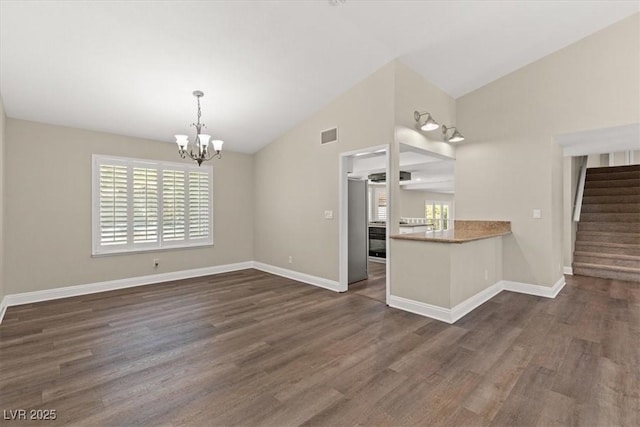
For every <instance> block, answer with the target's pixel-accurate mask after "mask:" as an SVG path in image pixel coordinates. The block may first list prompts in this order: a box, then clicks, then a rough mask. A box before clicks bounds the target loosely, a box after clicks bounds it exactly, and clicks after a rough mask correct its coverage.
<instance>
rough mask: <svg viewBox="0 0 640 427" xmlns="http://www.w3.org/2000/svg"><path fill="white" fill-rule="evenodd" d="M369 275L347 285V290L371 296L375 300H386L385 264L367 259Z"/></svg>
mask: <svg viewBox="0 0 640 427" xmlns="http://www.w3.org/2000/svg"><path fill="white" fill-rule="evenodd" d="M368 272H369V277H368V278H367V279H365V280H361V281H359V282H355V283H352V284H350V285H349V292H353V293H355V294H357V295H362V296H364V297H369V298H373V299H374V300H376V301H380V302H386V301H387V265H386V264H382V263H379V262H372V261H369V265H368Z"/></svg>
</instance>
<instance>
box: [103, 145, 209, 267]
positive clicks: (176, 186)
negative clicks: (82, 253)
mask: <svg viewBox="0 0 640 427" xmlns="http://www.w3.org/2000/svg"><path fill="white" fill-rule="evenodd" d="M92 171H93V199H92V200H93V210H92V216H93V218H92V225H93V232H92V250H91V253H92V255H102V254H113V253H123V252H138V251H147V250H157V249H164V248H181V247H190V246H205V245H212V244H213V201H212V189H213V181H212V180H213V177H212V173H213V168H212V167H211V166H197V165H186V164H181V163H172V162H158V161H151V160H138V159H127V158H122V157H109V156H100V155H94V156H93V168H92Z"/></svg>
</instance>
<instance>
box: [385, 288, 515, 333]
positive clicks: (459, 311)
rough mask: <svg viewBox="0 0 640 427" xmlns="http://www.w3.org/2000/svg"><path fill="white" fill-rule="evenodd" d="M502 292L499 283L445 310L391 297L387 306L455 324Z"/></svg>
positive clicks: (394, 296)
mask: <svg viewBox="0 0 640 427" xmlns="http://www.w3.org/2000/svg"><path fill="white" fill-rule="evenodd" d="M501 291H502V287H501V285H500V282H498V283H495V284H493V285H491V286H489V287H488V288H486V289H484V290H482V291H480V292H478V293H477V294H475V295H473V296H471V297H470V298H467V299H466V300H464V301H462V302H461V303H460V304H457V305H456V306H455V307H453V308H445V307H440V306H437V305H432V304H426V303H423V302H419V301H414V300H410V299H407V298H403V297H399V296H396V295H391V296H390V298H389V306H390V307H393V308H398V309H400V310H404V311H408V312H411V313H415V314H419V315H421V316H426V317H430V318H432V319H436V320H440V321H442V322H446V323H455V322H457V321H458V320H459V319H461V318H463V317H464V316H466V315H467V314H469V313H470V312H471V311H473V310H474V309H476V308H478V307H479V306H481V305H482V304H484V303H485V302H487V301H489V300H490V299H491V298H493V297H495V296H496V295H498V294H499V293H500V292H501Z"/></svg>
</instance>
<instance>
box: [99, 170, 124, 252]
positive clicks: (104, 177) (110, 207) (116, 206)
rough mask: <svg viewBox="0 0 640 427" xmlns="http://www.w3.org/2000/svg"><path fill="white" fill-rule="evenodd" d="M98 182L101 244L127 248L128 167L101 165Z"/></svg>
mask: <svg viewBox="0 0 640 427" xmlns="http://www.w3.org/2000/svg"><path fill="white" fill-rule="evenodd" d="M98 181H99V182H98V187H99V190H98V191H99V197H98V198H99V200H98V204H99V208H98V209H99V214H98V228H99V231H98V233H99V244H100V245H101V246H114V245H122V246H126V245H127V241H128V221H127V210H128V194H127V193H128V192H127V187H128V176H127V167H126V166H121V165H115V164H112V165H109V164H100V167H99V176H98Z"/></svg>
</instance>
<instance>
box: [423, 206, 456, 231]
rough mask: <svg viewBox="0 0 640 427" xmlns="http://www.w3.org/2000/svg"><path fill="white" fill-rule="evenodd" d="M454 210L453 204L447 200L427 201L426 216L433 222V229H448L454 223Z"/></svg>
mask: <svg viewBox="0 0 640 427" xmlns="http://www.w3.org/2000/svg"><path fill="white" fill-rule="evenodd" d="M452 214H453V212H452V210H451V205H450V204H449V203H447V202H438V201H431V200H427V201H425V212H424V216H425V218H427V220H428V222H430V223H432V224H433V229H434V230H436V231H440V230H448V229H450V228H451V226H452V225H453V224H452V223H451V221H452V220H453V215H452Z"/></svg>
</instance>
